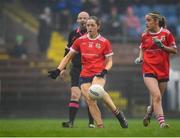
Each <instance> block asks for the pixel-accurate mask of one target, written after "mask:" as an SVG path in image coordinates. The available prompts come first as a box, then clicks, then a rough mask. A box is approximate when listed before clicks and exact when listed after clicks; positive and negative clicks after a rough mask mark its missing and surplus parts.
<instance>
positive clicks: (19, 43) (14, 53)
mask: <svg viewBox="0 0 180 138" xmlns="http://www.w3.org/2000/svg"><path fill="white" fill-rule="evenodd" d="M9 54H10V56H11V57H13V58H21V59H26V58H27V49H26V47H25V45H24V37H23V36H22V35H17V36H16V44H15V46H14V47H13V48H12V49H11V50H10V52H9Z"/></svg>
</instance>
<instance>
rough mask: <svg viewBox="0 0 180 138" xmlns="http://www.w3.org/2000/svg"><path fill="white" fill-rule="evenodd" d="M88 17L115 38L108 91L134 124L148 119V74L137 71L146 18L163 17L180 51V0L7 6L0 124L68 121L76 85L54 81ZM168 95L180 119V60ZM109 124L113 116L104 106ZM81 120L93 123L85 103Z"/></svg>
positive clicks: (34, 0) (167, 105) (0, 4)
mask: <svg viewBox="0 0 180 138" xmlns="http://www.w3.org/2000/svg"><path fill="white" fill-rule="evenodd" d="M82 10H85V11H87V12H89V13H90V15H95V16H97V17H99V18H100V19H101V21H102V25H103V30H102V34H103V35H104V36H105V37H106V38H108V39H110V41H111V43H112V48H113V51H114V57H113V58H114V59H113V60H114V66H113V68H112V70H111V71H110V73H109V74H108V78H107V83H106V87H105V89H106V90H108V91H109V94H110V95H111V97H112V99H113V100H114V102H115V104H116V105H117V106H118V107H119V108H121V109H123V110H124V111H125V113H126V115H127V116H128V117H136V118H138V117H140V118H142V117H143V115H144V113H145V110H146V106H147V105H148V104H149V94H148V91H147V89H146V88H145V86H144V83H143V80H142V75H141V68H140V66H139V65H135V64H134V59H135V58H136V57H137V55H138V47H139V44H140V34H141V33H142V32H143V30H144V29H145V20H144V16H145V14H146V13H148V12H150V11H158V12H160V13H161V14H162V15H164V16H165V17H166V18H167V24H168V29H169V30H170V31H171V32H172V33H173V35H174V36H175V38H176V43H177V47H178V49H179V44H180V1H179V0H158V1H157V0H151V1H147V0H0V117H2V118H28V117H31V118H67V115H68V108H67V107H68V102H69V98H70V96H69V95H70V83H69V78H67V80H66V81H65V82H64V81H62V80H60V79H57V80H55V81H54V80H51V79H49V78H48V77H47V71H48V70H49V69H52V68H56V67H57V65H58V64H59V62H60V60H61V59H62V57H63V54H64V48H65V46H66V44H67V41H66V40H67V36H68V34H69V32H70V31H71V30H72V29H74V28H76V26H77V24H76V16H77V14H78V13H79V12H80V11H82ZM166 91H167V93H166V94H165V96H164V99H163V100H164V103H163V106H164V109H165V114H166V115H167V116H168V117H171V118H178V117H179V116H180V54H179V52H178V54H176V55H172V56H171V77H170V82H169V84H168V89H167V90H166ZM100 108H101V110H102V113H103V117H105V118H106V117H107V118H108V117H111V116H112V114H111V112H110V111H108V110H107V108H105V105H104V104H102V103H100ZM77 116H78V117H83V118H86V117H87V113H86V106H85V102H84V100H83V99H82V100H81V108H80V111H79V113H78V115H77Z"/></svg>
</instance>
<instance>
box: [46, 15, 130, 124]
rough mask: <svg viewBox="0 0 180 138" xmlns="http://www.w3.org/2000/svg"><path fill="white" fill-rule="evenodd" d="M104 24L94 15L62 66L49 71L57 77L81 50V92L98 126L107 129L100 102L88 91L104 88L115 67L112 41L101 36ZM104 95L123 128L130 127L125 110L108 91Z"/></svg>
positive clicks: (51, 75)
mask: <svg viewBox="0 0 180 138" xmlns="http://www.w3.org/2000/svg"><path fill="white" fill-rule="evenodd" d="M100 27H101V24H100V21H99V19H98V18H97V17H95V16H91V17H90V18H89V19H88V20H87V23H86V28H87V34H86V35H84V36H82V37H80V38H78V39H76V40H75V42H74V43H73V45H72V47H71V48H70V51H69V53H68V54H67V55H66V56H65V57H64V58H63V60H62V61H61V63H60V64H59V66H58V68H57V69H56V70H52V71H49V76H50V77H51V78H53V79H55V78H56V77H57V76H58V75H59V74H60V72H61V71H62V70H63V69H64V67H65V66H66V65H67V64H68V62H69V61H70V60H71V59H72V58H73V57H74V55H76V53H81V63H82V66H83V68H82V70H81V74H80V85H81V91H82V94H83V96H84V97H85V99H86V102H87V104H88V106H89V110H90V113H91V115H92V116H93V118H94V120H95V122H96V125H97V127H99V128H103V127H104V125H103V121H102V118H101V112H100V110H99V107H98V105H97V102H96V100H93V99H92V98H91V97H90V96H89V93H88V91H89V90H90V89H91V87H93V86H94V85H99V86H101V87H104V85H105V81H106V74H107V73H108V71H109V70H110V69H111V67H112V62H113V61H112V55H113V52H112V48H111V44H110V42H109V41H108V40H107V39H106V38H104V37H103V36H101V35H100V33H99V31H100ZM102 98H103V100H104V102H105V103H106V104H107V106H108V107H109V108H110V109H111V111H112V112H113V113H114V114H115V116H116V117H117V119H118V121H119V122H120V125H121V127H122V128H127V127H128V124H127V121H126V119H125V116H124V114H123V112H122V111H119V110H118V109H117V107H116V106H115V105H114V103H113V101H112V99H111V97H110V96H109V94H108V93H107V92H104V95H103V97H102Z"/></svg>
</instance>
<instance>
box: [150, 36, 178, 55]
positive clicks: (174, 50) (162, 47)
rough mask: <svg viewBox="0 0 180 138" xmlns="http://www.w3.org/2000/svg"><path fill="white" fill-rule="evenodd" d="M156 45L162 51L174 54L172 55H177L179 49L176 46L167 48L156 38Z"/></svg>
mask: <svg viewBox="0 0 180 138" xmlns="http://www.w3.org/2000/svg"><path fill="white" fill-rule="evenodd" d="M153 41H154V43H155V44H156V45H157V46H158V47H159V48H161V49H163V50H164V51H166V52H169V53H172V54H176V53H177V48H176V46H175V45H172V46H165V45H164V44H163V43H162V42H161V40H159V39H157V38H154V39H153Z"/></svg>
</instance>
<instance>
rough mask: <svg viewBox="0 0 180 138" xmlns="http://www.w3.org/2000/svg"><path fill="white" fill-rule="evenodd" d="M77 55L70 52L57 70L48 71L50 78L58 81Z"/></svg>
mask: <svg viewBox="0 0 180 138" xmlns="http://www.w3.org/2000/svg"><path fill="white" fill-rule="evenodd" d="M75 54H76V53H75V52H74V51H71V50H70V51H69V52H68V54H67V55H66V56H65V57H64V58H63V59H62V61H61V62H60V64H59V66H58V68H57V69H55V70H50V71H48V73H49V75H48V77H50V78H52V79H56V78H57V77H58V76H59V74H60V73H61V71H62V70H63V69H64V68H65V67H66V65H67V64H68V63H69V61H70V60H71V59H72V58H73V57H74V55H75Z"/></svg>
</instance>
